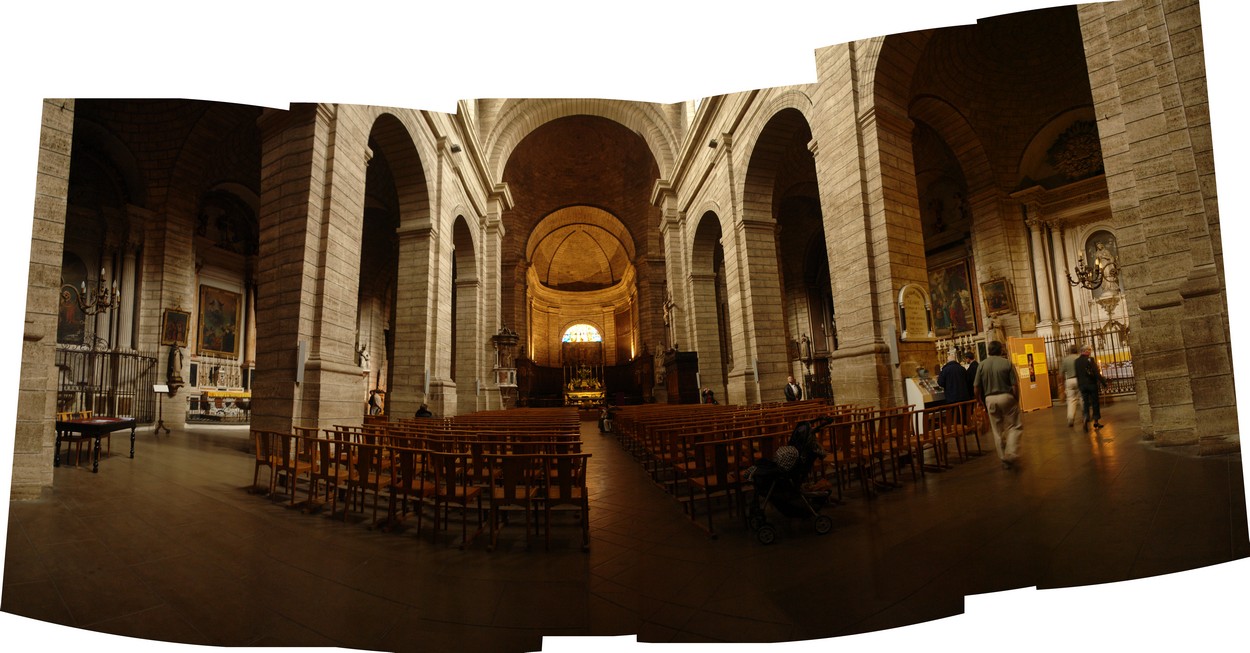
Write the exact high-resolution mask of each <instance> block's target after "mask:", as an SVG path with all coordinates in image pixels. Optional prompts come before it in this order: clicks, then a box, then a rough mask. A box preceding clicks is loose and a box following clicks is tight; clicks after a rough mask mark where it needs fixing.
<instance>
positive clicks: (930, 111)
mask: <svg viewBox="0 0 1250 653" xmlns="http://www.w3.org/2000/svg"><path fill="white" fill-rule="evenodd" d="M908 113H909V117H910V118H911V119H912V120H913V121H918V122H923V123H924V124H926V125H928V126H929V127H930V128H931V129H933V131H934V132H936V133H937V135H938V136H939V137H940V138H941V139H942V142H944V143H946V146H947V147H948V148H950V150H951V152H952V153H953V154H954V155H955V159H956V160H957V161H959V167H960V169H961V170H962V172H963V175H964V180H965V181H966V182H967V184H968V194H969V196H970V197H971V196H977V195H980V194H981V193H984V192H986V191H991V190H993V189H994V188H997V187H998V186H999V184H998V183H997V180H995V179H994V173H993V169H992V168H991V166H990V160H989V156H988V155H986V153H985V147H984V146H983V145H982V143H981V138H980V136H978V135H977V133H976V132H975V131H974V130H973V129H972V125H971V124H970V123H969V122H968V119H967V117H965V116H964V115H963V114H962V113H960V112H959V111H958V110H957V109H956V108H955V107H953V106H951V104H950V103H949V102H947V101H946V100H943V99H941V98H938V97H934V96H930V95H926V96H920V97H917V98H915V99H914V100H912V102H911V106H910V107H909V110H908Z"/></svg>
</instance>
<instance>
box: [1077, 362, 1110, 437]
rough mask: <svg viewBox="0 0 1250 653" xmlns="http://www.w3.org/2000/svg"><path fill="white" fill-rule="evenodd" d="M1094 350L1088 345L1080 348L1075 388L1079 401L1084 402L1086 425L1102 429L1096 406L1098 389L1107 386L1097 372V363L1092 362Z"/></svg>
mask: <svg viewBox="0 0 1250 653" xmlns="http://www.w3.org/2000/svg"><path fill="white" fill-rule="evenodd" d="M1093 352H1094V350H1093V348H1092V347H1090V346H1089V345H1083V346H1082V347H1081V357H1080V358H1078V359H1076V387H1077V388H1079V389H1080V391H1081V401H1083V402H1085V410H1084V411H1083V414H1084V416H1085V423H1086V424H1091V423H1092V424H1093V425H1094V428H1096V429H1100V428H1102V426H1103V425H1102V423H1101V422H1099V420H1101V419H1102V408H1101V407H1100V406H1099V405H1098V389H1099V388H1100V387H1101V386H1105V385H1107V380H1106V379H1105V378H1103V376H1102V373H1101V372H1099V371H1098V362H1097V361H1095V360H1094V357H1093V356H1092V355H1091V354H1093Z"/></svg>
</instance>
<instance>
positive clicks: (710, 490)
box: [686, 436, 771, 537]
mask: <svg viewBox="0 0 1250 653" xmlns="http://www.w3.org/2000/svg"><path fill="white" fill-rule="evenodd" d="M762 437H769V438H770V439H771V436H746V437H739V438H729V439H720V440H716V439H712V440H703V441H701V442H698V443H696V444H695V445H694V447H695V452H696V453H695V457H694V461H695V463H694V466H693V467H692V468H691V469H690V470H689V473H688V474H687V475H686V484H687V489H688V491H689V501H690V518H691V519H692V520H694V519H695V491H696V490H698V491H699V492H700V493H701V494H702V496H703V505H704V507H705V508H706V512H707V532H708V535H710V536H711V537H716V528H715V527H714V526H713V525H712V513H713V508H712V501H713V499H716V498H725V499H726V500H727V501H728V503H729V505H730V506H731V507H735V508H736V509H737V510H738V512H739V513H740V514H741V513H743V512H744V508H745V502H744V501H743V486H744V484H745V480H744V479H743V474H742V471H743V470H744V469H746V468H747V467H750V466H751V464H753V462H754V460H755V453H756V448H755V446H754V443H755V442H756V441H757V440H758V439H760V438H762ZM696 523H697V520H696Z"/></svg>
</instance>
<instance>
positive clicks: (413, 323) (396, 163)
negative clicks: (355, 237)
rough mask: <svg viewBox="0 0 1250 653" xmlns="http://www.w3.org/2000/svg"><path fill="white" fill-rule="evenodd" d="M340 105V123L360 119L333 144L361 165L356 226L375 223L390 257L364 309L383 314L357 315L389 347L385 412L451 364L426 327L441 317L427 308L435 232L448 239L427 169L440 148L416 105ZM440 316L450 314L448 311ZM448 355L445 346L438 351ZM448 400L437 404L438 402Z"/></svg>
mask: <svg viewBox="0 0 1250 653" xmlns="http://www.w3.org/2000/svg"><path fill="white" fill-rule="evenodd" d="M338 110H339V111H344V112H346V113H344V114H341V115H339V116H338V120H337V122H339V123H340V124H352V125H362V126H364V128H363V129H360V130H353V131H350V132H348V133H344V134H340V135H339V136H338V139H337V142H336V145H335V150H336V156H339V157H342V156H346V157H349V158H348V159H347V162H346V164H345V165H350V166H355V165H359V166H360V170H361V173H362V174H363V176H364V178H365V184H364V185H363V186H362V188H361V192H362V196H361V197H360V199H359V202H360V211H361V215H360V216H358V217H356V219H357V220H358V221H359V223H358V225H357V228H358V229H360V230H361V233H362V234H363V233H365V232H367V231H375V230H380V233H381V234H384V235H385V236H386V238H387V239H388V240H390V244H389V249H388V250H387V252H388V253H389V254H390V255H392V256H393V257H394V262H393V263H392V264H390V265H392V266H393V268H391V269H388V270H384V271H380V272H379V275H384V277H383V276H379V277H378V278H379V279H382V278H386V279H388V280H387V281H386V284H385V286H386V290H385V291H384V292H380V290H381V289H379V292H376V293H375V295H376V296H375V297H373V301H372V302H371V303H372V304H373V306H372V307H371V308H369V309H368V310H371V311H375V312H376V314H377V315H382V316H384V317H383V318H382V319H380V320H379V319H374V320H362V321H364V322H368V323H371V324H373V325H375V326H373V327H372V329H373V330H374V331H375V333H373V338H374V340H373V341H374V342H375V343H377V342H379V339H380V341H381V342H383V343H384V344H385V346H386V348H387V351H386V356H385V359H386V361H387V362H386V366H385V374H386V378H387V387H386V390H387V399H386V401H387V412H388V413H390V414H396V415H403V414H412V413H413V412H414V411H415V410H416V408H417V406H418V405H419V404H420V403H425V402H428V401H429V400H430V397H429V396H428V395H427V390H426V388H427V387H428V386H427V385H426V384H425V383H424V380H425V379H426V378H427V374H429V375H430V377H429V378H430V379H431V381H433V380H434V379H436V378H437V377H436V376H434V375H435V374H436V373H437V370H439V369H442V370H449V369H450V367H451V362H450V358H442V359H440V358H439V349H438V347H437V346H436V342H435V340H434V338H436V337H438V334H437V333H436V332H435V330H434V329H432V328H431V327H432V326H433V324H435V323H437V321H438V320H439V316H438V315H437V314H435V313H434V311H432V310H431V306H433V305H437V304H432V303H431V302H430V301H429V298H430V297H433V296H435V295H436V294H437V293H438V292H439V288H438V287H437V286H436V285H435V284H434V281H435V280H434V279H432V278H431V275H430V272H429V271H430V269H431V266H432V265H434V263H435V262H434V261H433V260H432V256H433V255H434V252H436V251H438V250H439V249H440V243H438V242H435V238H440V239H447V240H443V242H450V236H448V235H447V234H448V232H450V231H451V229H448V230H447V231H441V230H439V229H438V227H439V225H437V224H436V220H437V219H438V217H437V216H434V215H433V214H432V208H431V207H432V202H431V199H430V195H431V193H432V191H431V188H433V181H432V180H431V176H430V175H431V174H432V170H433V169H434V168H435V166H434V165H433V164H431V163H429V162H433V161H435V160H436V158H437V150H436V148H435V145H434V143H433V142H431V140H430V138H429V136H428V134H427V133H426V132H425V130H423V129H421V128H420V126H419V125H418V124H417V123H416V120H417V116H418V115H419V114H418V113H417V112H406V111H399V112H393V111H390V110H387V109H384V108H378V107H357V106H343V105H340V106H339V107H338ZM343 131H345V132H346V131H347V130H343ZM349 137H350V138H351V140H349ZM353 152H355V154H353ZM352 157H358V158H356V159H355V160H353V158H352ZM366 216H369V217H368V218H367V219H369V220H379V219H381V218H382V217H385V223H383V224H373V225H366ZM375 216H376V217H375ZM363 244H367V243H363ZM362 253H363V252H362ZM392 270H393V271H392ZM362 279H363V277H362ZM362 292H364V291H363V289H362ZM362 299H363V298H362ZM442 306H447V304H446V303H443V304H442ZM443 310H448V309H447V308H444V309H443ZM444 319H447V320H449V319H450V318H449V315H446V314H445V315H444ZM384 328H385V329H388V330H389V332H384V331H383V329H384ZM449 355H450V353H449V351H447V348H444V349H443V350H442V356H443V357H448V356H449ZM371 364H372V361H371ZM439 365H441V366H442V367H441V368H440V367H439ZM379 371H380V370H377V371H375V374H376V373H378V372H379ZM446 408H448V407H444V406H441V405H440V406H437V408H436V410H444V409H446Z"/></svg>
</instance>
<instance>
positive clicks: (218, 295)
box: [199, 286, 241, 358]
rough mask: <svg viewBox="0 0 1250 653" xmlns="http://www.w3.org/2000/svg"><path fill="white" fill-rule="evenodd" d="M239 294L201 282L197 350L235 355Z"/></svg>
mask: <svg viewBox="0 0 1250 653" xmlns="http://www.w3.org/2000/svg"><path fill="white" fill-rule="evenodd" d="M240 304H241V302H240V295H239V294H238V293H235V292H230V291H229V290H222V289H221V288H214V287H212V286H200V340H199V353H201V354H209V355H212V356H223V357H227V358H231V357H234V355H235V353H236V351H237V350H238V334H239V316H240V309H241V305H240Z"/></svg>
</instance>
